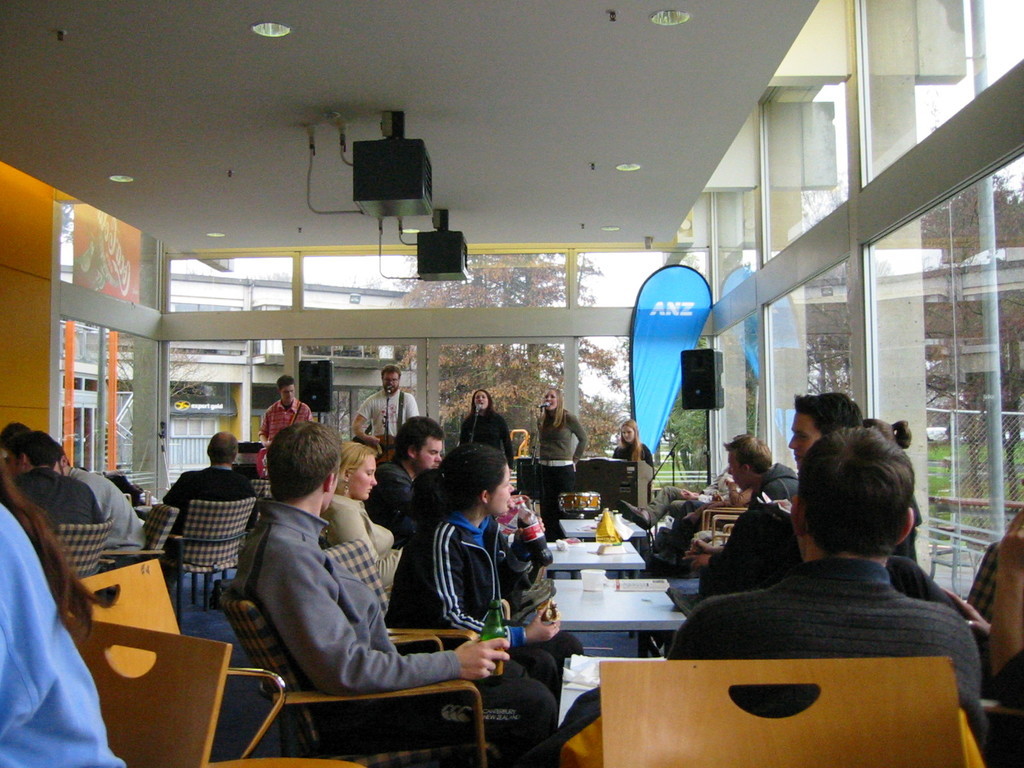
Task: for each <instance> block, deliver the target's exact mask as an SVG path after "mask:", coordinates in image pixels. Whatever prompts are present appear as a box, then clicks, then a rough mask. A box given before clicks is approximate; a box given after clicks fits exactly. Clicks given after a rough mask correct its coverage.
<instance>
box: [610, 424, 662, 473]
mask: <svg viewBox="0 0 1024 768" xmlns="http://www.w3.org/2000/svg"><path fill="white" fill-rule="evenodd" d="M612 458H613V459H625V460H626V461H646V462H647V463H648V464H650V465H651V469H653V468H654V457H653V456H652V455H651V449H650V448H648V447H647V446H646V445H644V444H643V443H642V442H640V427H638V426H637V424H636V422H635V421H634V420H633V419H626V420H625V421H624V422H622V426H621V427H619V444H618V446H616V448H615V450H614V451H613V452H612Z"/></svg>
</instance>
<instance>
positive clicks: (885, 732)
mask: <svg viewBox="0 0 1024 768" xmlns="http://www.w3.org/2000/svg"><path fill="white" fill-rule="evenodd" d="M794 684H795V685H811V686H817V687H818V689H820V692H819V694H818V697H817V699H816V700H815V701H814V703H813V704H811V705H810V706H809V707H807V708H806V709H804V710H803V711H802V712H799V713H797V714H793V715H792V716H783V717H780V716H774V717H761V716H758V715H754V714H750V713H749V712H747V711H745V710H744V709H742V708H740V706H738V705H737V704H736V703H735V701H734V700H733V698H732V697H733V696H742V694H743V692H744V690H746V691H749V690H750V689H749V688H747V689H744V688H742V686H778V685H794ZM737 686H740V688H737ZM772 701H778V696H775V697H774V698H773V699H772ZM601 713H602V716H601V719H602V734H603V735H602V743H603V750H604V764H605V765H606V766H620V765H628V766H630V767H631V768H656V767H657V768H664V766H669V765H714V766H716V768H734V767H735V768H739V766H744V767H746V766H751V765H757V766H760V767H761V768H819V767H820V766H823V765H842V766H843V767H844V768H877V766H880V765H896V764H898V765H900V766H901V768H925V766H927V767H928V768H954V767H960V766H963V765H964V760H965V755H964V748H963V745H962V742H961V731H960V714H959V704H958V698H957V688H956V679H955V676H954V671H953V664H952V662H951V661H950V660H949V659H947V658H938V657H935V658H899V659H892V658H872V659H779V660H716V661H668V662H664V661H662V662H642V661H637V662H605V663H603V664H602V665H601ZM775 714H776V715H777V714H778V713H777V712H776V713H775ZM638 723H642V724H643V725H642V727H637V724H638ZM680 723H686V725H687V727H686V733H685V734H680V731H679V724H680Z"/></svg>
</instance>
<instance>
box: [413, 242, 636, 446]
mask: <svg viewBox="0 0 1024 768" xmlns="http://www.w3.org/2000/svg"><path fill="white" fill-rule="evenodd" d="M583 269H584V271H585V272H586V273H587V275H589V276H595V277H596V276H599V273H598V272H597V270H596V269H595V268H593V267H584V268H583ZM472 272H473V276H472V280H471V281H468V282H455V281H451V282H433V283H424V282H420V283H417V284H416V285H415V286H414V287H413V288H412V290H411V291H410V292H409V293H408V294H407V295H406V297H405V300H404V305H405V306H406V307H449V308H474V307H479V308H484V307H547V308H552V309H554V308H557V307H564V306H565V305H566V274H565V257H564V256H563V255H562V254H555V253H537V254H502V255H490V256H480V257H476V258H475V260H474V264H473V270H472ZM583 303H586V299H585V298H584V300H583ZM508 335H510V336H513V337H514V336H515V329H514V328H510V329H508ZM574 353H575V354H578V355H579V359H580V363H581V366H586V367H587V368H588V369H589V370H590V371H592V372H595V371H596V372H597V374H598V376H599V377H600V378H601V379H602V380H603V381H604V383H605V384H606V385H607V386H606V388H607V389H608V390H609V391H610V392H612V393H622V392H624V390H623V382H622V376H621V375H616V373H615V366H616V364H617V363H618V362H619V361H618V360H617V359H616V356H615V354H614V353H609V352H607V351H606V350H602V349H599V348H598V347H596V346H595V345H593V344H589V343H587V342H586V341H583V342H581V343H580V345H579V349H578V350H571V349H570V350H565V352H564V353H563V351H562V348H561V345H557V344H548V343H526V342H523V343H515V342H513V343H511V344H452V345H445V346H443V347H442V348H441V351H440V375H441V380H442V387H441V421H442V426H443V427H444V429H445V433H446V434H447V435H449V438H450V439H451V440H452V441H453V442H454V440H456V439H457V436H458V434H459V429H460V426H461V424H462V420H463V419H464V418H465V416H466V415H467V414H468V412H469V401H470V398H471V397H472V394H473V392H474V391H475V390H477V389H486V390H488V391H489V392H490V393H491V395H492V396H493V397H494V400H495V405H496V407H497V410H498V411H499V412H500V413H501V414H502V415H503V416H504V417H505V419H506V421H508V424H509V427H510V428H511V429H526V430H529V431H531V432H532V431H533V430H534V429H535V427H536V419H537V410H538V409H537V404H538V403H540V399H541V397H542V396H543V394H544V390H545V389H546V388H547V387H548V386H557V387H559V388H561V387H562V383H563V380H564V364H563V360H564V355H569V354H574ZM624 408H625V404H624V400H623V401H622V402H613V401H612V400H610V399H607V400H606V399H604V398H597V397H595V398H589V399H587V400H586V401H585V402H583V403H582V407H581V409H580V411H581V412H580V413H579V414H577V415H578V416H579V417H580V419H581V421H582V423H583V426H584V427H585V428H586V429H587V431H588V432H589V433H590V434H591V435H594V436H598V441H597V443H595V444H594V449H595V450H594V452H596V453H601V452H602V451H601V449H602V448H603V447H604V446H603V444H602V443H603V438H601V437H599V436H603V435H609V434H611V433H613V432H614V431H615V430H616V429H617V428H618V420H619V417H620V415H621V414H622V412H623V411H624ZM590 452H591V451H588V453H590Z"/></svg>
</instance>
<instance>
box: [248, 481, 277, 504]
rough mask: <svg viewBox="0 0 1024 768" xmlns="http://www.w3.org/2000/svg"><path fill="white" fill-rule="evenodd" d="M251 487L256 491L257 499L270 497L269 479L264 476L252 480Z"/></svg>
mask: <svg viewBox="0 0 1024 768" xmlns="http://www.w3.org/2000/svg"><path fill="white" fill-rule="evenodd" d="M252 489H253V490H254V491H256V498H257V499H271V498H273V496H271V495H270V481H269V480H268V479H266V478H265V477H258V478H256V479H255V480H253V481H252Z"/></svg>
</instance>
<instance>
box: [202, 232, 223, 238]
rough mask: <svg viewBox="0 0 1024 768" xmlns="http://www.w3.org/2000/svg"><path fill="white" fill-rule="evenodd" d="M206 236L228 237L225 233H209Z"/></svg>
mask: <svg viewBox="0 0 1024 768" xmlns="http://www.w3.org/2000/svg"><path fill="white" fill-rule="evenodd" d="M206 236H207V237H226V235H225V234H224V233H223V232H207V233H206Z"/></svg>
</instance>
